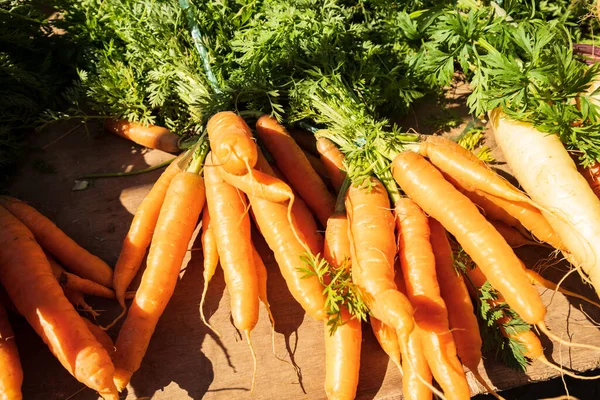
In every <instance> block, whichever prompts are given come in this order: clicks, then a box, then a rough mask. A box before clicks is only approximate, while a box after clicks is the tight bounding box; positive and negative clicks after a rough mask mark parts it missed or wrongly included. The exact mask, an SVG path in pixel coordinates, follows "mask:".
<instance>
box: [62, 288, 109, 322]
mask: <svg viewBox="0 0 600 400" xmlns="http://www.w3.org/2000/svg"><path fill="white" fill-rule="evenodd" d="M63 292H64V294H65V297H66V298H67V300H69V303H71V304H72V305H73V307H75V309H76V310H77V311H83V312H86V313H89V314H90V315H91V316H92V317H94V318H96V317H98V316H100V313H99V312H98V311H96V310H94V308H93V307H92V306H90V305H89V304H88V303H87V302H86V301H85V297H84V296H83V293H81V292H78V291H77V290H70V289H66V288H63Z"/></svg>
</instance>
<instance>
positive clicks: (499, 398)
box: [471, 370, 506, 400]
mask: <svg viewBox="0 0 600 400" xmlns="http://www.w3.org/2000/svg"><path fill="white" fill-rule="evenodd" d="M471 373H472V374H473V376H474V377H475V379H477V382H479V383H480V384H481V385H482V386H483V387H484V388H485V390H487V391H488V393H489V394H491V395H492V396H494V397H495V398H497V399H498V400H506V399H505V398H504V397H502V396H500V395H499V394H498V393H497V392H496V391H495V390H494V389H492V387H491V386H490V385H489V384H488V383H487V382H486V381H485V379H483V376H481V374H480V373H479V371H477V370H471Z"/></svg>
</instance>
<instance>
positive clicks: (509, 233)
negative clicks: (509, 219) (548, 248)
mask: <svg viewBox="0 0 600 400" xmlns="http://www.w3.org/2000/svg"><path fill="white" fill-rule="evenodd" d="M490 223H491V224H492V225H494V228H496V230H497V231H498V233H500V234H501V235H502V237H503V238H504V240H506V243H508V245H509V246H510V247H512V248H513V249H514V248H517V247H522V246H540V245H543V244H542V243H540V242H536V241H535V240H531V239H528V238H526V237H525V235H523V234H522V233H521V232H519V231H518V230H516V229H515V228H513V227H511V226H508V225H506V224H505V223H504V222H500V221H494V220H490Z"/></svg>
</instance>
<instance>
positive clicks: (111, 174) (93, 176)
mask: <svg viewBox="0 0 600 400" xmlns="http://www.w3.org/2000/svg"><path fill="white" fill-rule="evenodd" d="M175 158H177V157H175ZM175 158H172V159H170V160H167V161H164V162H161V163H160V164H156V165H153V166H151V167H148V168H144V169H138V170H135V171H129V172H109V173H106V174H88V175H82V176H80V177H78V178H76V180H78V181H81V180H85V179H99V178H121V177H123V176H133V175H141V174H145V173H146V172H152V171H156V170H157V169H161V168H164V167H166V166H167V165H169V164H171V163H172V162H173V160H175Z"/></svg>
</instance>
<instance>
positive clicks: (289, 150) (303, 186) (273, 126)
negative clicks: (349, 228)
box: [256, 115, 335, 226]
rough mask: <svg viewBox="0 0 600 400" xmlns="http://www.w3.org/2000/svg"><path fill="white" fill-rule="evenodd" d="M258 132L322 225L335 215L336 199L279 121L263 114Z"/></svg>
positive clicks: (278, 165) (280, 167) (257, 126)
mask: <svg viewBox="0 0 600 400" xmlns="http://www.w3.org/2000/svg"><path fill="white" fill-rule="evenodd" d="M256 132H257V134H258V136H259V137H260V138H261V139H262V141H263V142H264V144H265V146H266V147H267V149H268V150H269V152H270V153H271V155H272V156H273V158H274V159H275V163H276V164H277V167H278V168H279V169H280V170H281V172H283V174H284V175H285V176H286V178H287V179H288V181H289V182H290V184H291V186H292V187H293V188H294V189H295V190H297V191H298V193H299V194H300V197H302V198H303V199H304V201H305V202H306V204H307V205H308V207H309V208H310V209H311V210H312V211H313V212H314V213H315V215H316V216H317V219H318V220H319V221H320V222H321V224H322V225H323V226H326V225H327V218H329V216H330V215H331V214H333V209H334V207H335V199H334V197H333V196H332V194H331V193H329V191H328V190H327V187H326V186H325V184H324V183H323V181H322V180H321V178H320V177H319V175H317V173H316V172H315V170H314V169H313V168H312V166H311V165H310V162H309V161H308V160H307V158H306V156H305V155H304V153H303V152H302V149H300V147H298V145H297V144H296V142H294V139H292V137H291V136H290V135H289V134H288V133H287V131H286V129H285V128H284V127H283V126H281V125H280V124H279V123H278V122H277V120H275V119H274V118H272V117H269V116H268V115H263V116H262V117H260V118H259V119H258V121H257V122H256Z"/></svg>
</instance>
